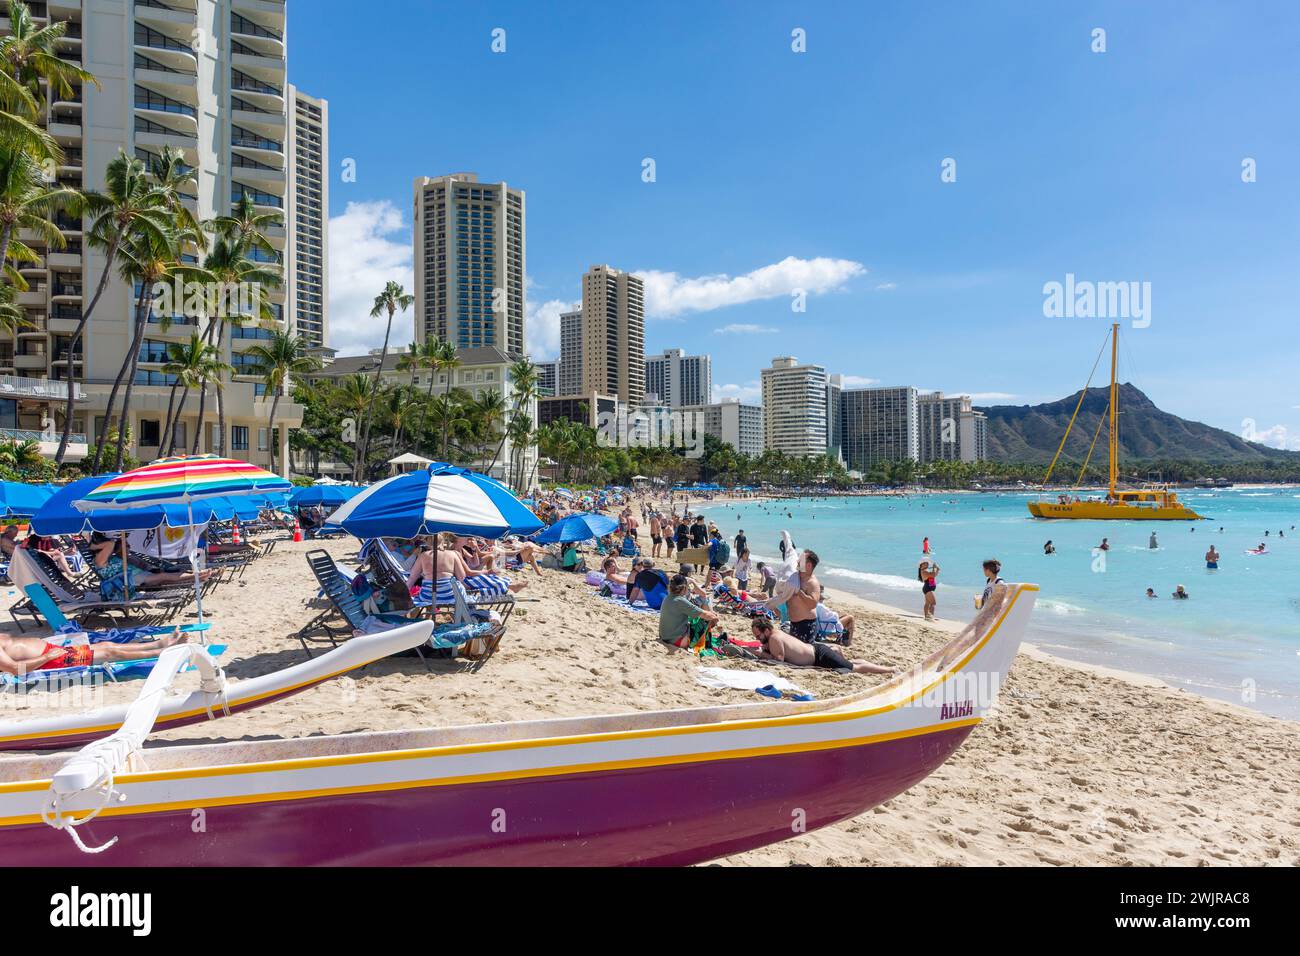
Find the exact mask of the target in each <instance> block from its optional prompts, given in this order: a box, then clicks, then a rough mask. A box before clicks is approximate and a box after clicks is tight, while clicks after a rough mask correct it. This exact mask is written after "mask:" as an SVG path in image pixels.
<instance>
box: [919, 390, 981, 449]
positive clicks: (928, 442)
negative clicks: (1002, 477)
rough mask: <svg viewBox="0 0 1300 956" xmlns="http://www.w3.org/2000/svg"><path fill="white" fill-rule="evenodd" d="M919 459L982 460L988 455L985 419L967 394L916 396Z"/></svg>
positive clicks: (933, 393) (934, 393) (925, 394)
mask: <svg viewBox="0 0 1300 956" xmlns="http://www.w3.org/2000/svg"><path fill="white" fill-rule="evenodd" d="M917 409H918V414H919V419H920V446H921V454H920V460H921V462H922V463H923V464H924V463H925V462H930V461H943V460H946V461H967V462H973V461H982V460H983V459H984V458H985V457H986V455H987V447H986V446H987V434H988V432H987V429H988V420H987V419H986V418H985V416H984V413H983V412H981V411H976V410H975V409H974V408H972V407H971V400H970V396H969V395H952V396H946V395H944V394H943V392H925V393H922V394H921V395H919V396H918V397H917Z"/></svg>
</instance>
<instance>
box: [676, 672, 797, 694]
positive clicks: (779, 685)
mask: <svg viewBox="0 0 1300 956" xmlns="http://www.w3.org/2000/svg"><path fill="white" fill-rule="evenodd" d="M695 679H696V680H697V681H699V682H700V683H701V684H703V685H704V686H705V687H711V688H713V689H714V690H722V689H724V688H728V687H730V688H732V689H734V690H758V688H760V687H767V686H768V685H771V686H772V687H775V688H776V689H777V690H789V691H794V692H795V693H796V694H802V693H804V691H803V689H802V688H800V687H797V686H795V685H794V684H792V683H791V682H790V681H788V680H786V679H785V678H784V677H781V676H780V675H779V674H772V673H770V672H768V671H741V670H732V669H731V668H729V667H699V668H696V671H695Z"/></svg>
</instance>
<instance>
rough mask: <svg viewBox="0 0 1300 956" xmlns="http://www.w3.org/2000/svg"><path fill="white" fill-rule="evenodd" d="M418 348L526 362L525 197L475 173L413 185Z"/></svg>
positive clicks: (422, 180) (421, 180)
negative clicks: (491, 352) (490, 352)
mask: <svg viewBox="0 0 1300 956" xmlns="http://www.w3.org/2000/svg"><path fill="white" fill-rule="evenodd" d="M414 219H415V341H417V342H423V341H424V340H425V339H426V338H428V337H430V336H434V337H437V338H439V339H441V340H443V341H450V342H454V343H455V344H456V347H457V348H462V349H470V348H486V347H493V348H497V349H500V350H501V351H502V352H505V353H507V354H508V355H510V356H511V357H514V358H519V357H522V356H523V355H524V349H525V344H524V343H525V338H524V315H525V312H526V305H525V297H524V276H525V271H524V270H525V260H524V245H525V243H524V236H525V205H524V191H523V190H522V189H512V188H510V187H509V186H508V185H506V184H505V183H480V182H479V181H478V176H477V175H476V174H474V173H452V174H450V175H447V176H438V177H437V178H433V179H430V178H428V177H421V178H419V179H417V180H416V181H415V209H414Z"/></svg>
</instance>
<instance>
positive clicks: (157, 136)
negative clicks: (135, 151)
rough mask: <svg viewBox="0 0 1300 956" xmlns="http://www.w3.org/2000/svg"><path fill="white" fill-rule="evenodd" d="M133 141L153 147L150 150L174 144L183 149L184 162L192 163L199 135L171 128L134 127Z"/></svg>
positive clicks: (154, 150) (196, 154)
mask: <svg viewBox="0 0 1300 956" xmlns="http://www.w3.org/2000/svg"><path fill="white" fill-rule="evenodd" d="M155 125H160V124H155ZM135 141H136V145H138V146H144V147H146V148H147V147H153V149H152V152H160V151H161V150H162V148H163V147H164V146H175V147H176V148H177V149H180V150H182V151H184V153H185V161H186V162H189V163H193V162H196V161H197V160H198V150H199V137H198V134H197V132H196V133H193V134H186V133H181V132H177V131H175V130H171V129H167V130H160V129H147V130H145V129H136V131H135Z"/></svg>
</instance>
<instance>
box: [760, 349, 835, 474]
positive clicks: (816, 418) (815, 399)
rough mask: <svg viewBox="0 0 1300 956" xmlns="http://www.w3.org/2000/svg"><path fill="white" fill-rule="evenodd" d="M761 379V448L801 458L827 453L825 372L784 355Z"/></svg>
mask: <svg viewBox="0 0 1300 956" xmlns="http://www.w3.org/2000/svg"><path fill="white" fill-rule="evenodd" d="M760 377H761V379H762V388H763V447H764V448H766V449H768V450H771V451H780V452H784V453H785V454H787V455H794V456H797V457H801V458H803V457H807V456H809V455H824V454H826V448H827V434H826V369H825V368H824V367H823V366H821V365H800V364H799V360H798V359H796V358H793V357H791V356H783V357H780V358H774V359H772V367H771V368H765V369H763V370H762V373H761V375H760Z"/></svg>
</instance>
